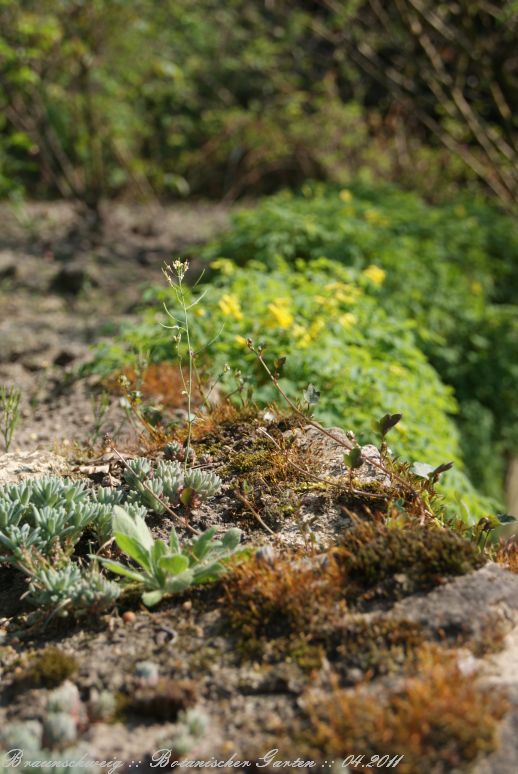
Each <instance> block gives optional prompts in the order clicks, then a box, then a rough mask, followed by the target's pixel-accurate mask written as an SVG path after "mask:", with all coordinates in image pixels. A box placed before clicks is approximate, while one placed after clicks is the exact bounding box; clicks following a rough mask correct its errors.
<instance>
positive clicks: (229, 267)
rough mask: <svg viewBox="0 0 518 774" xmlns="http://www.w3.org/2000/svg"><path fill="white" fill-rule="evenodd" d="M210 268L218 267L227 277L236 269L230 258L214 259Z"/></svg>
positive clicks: (217, 269)
mask: <svg viewBox="0 0 518 774" xmlns="http://www.w3.org/2000/svg"><path fill="white" fill-rule="evenodd" d="M210 268H211V269H216V271H220V272H221V273H222V274H224V275H225V276H226V277H228V276H229V275H230V274H233V273H234V271H235V269H236V267H235V266H234V264H233V263H232V261H230V260H229V259H228V258H218V259H217V260H215V261H212V262H211V264H210Z"/></svg>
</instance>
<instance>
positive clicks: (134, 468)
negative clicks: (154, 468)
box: [124, 457, 151, 491]
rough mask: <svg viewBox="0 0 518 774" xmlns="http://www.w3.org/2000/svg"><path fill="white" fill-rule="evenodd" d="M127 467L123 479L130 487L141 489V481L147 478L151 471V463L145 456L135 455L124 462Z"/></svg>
mask: <svg viewBox="0 0 518 774" xmlns="http://www.w3.org/2000/svg"><path fill="white" fill-rule="evenodd" d="M126 465H127V467H126V468H125V470H124V481H125V482H126V483H127V484H128V486H130V487H131V488H132V489H137V490H138V491H142V490H143V488H144V487H143V486H142V482H143V481H146V480H147V479H148V478H149V475H150V473H151V463H150V461H149V460H148V459H146V458H145V457H136V458H135V459H133V460H128V461H127V462H126Z"/></svg>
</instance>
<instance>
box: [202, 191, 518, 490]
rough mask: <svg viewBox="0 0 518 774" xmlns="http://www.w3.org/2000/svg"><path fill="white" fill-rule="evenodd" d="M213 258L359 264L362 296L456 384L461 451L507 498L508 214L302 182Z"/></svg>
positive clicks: (232, 235) (512, 339) (515, 247)
mask: <svg viewBox="0 0 518 774" xmlns="http://www.w3.org/2000/svg"><path fill="white" fill-rule="evenodd" d="M205 256H206V257H207V258H208V259H209V260H212V259H215V258H216V259H217V258H219V257H220V256H224V257H225V258H229V259H232V260H233V261H235V262H237V263H239V264H246V263H247V262H248V261H250V260H251V259H254V260H260V261H262V262H264V263H265V264H266V265H267V266H268V267H270V268H274V267H275V266H276V265H277V261H278V258H279V256H280V257H282V258H283V259H285V260H286V261H288V262H289V263H291V264H293V265H294V266H302V265H303V263H307V262H308V261H311V260H315V259H319V258H321V257H322V256H325V257H326V258H327V259H330V260H332V261H336V262H339V263H341V264H346V265H348V266H351V267H354V268H355V269H357V270H361V271H362V272H363V274H362V276H363V281H364V283H365V285H366V287H365V292H367V293H368V294H369V295H370V296H373V297H375V298H376V299H377V303H379V304H380V305H381V306H382V308H383V309H384V310H385V311H386V313H387V314H388V315H390V317H391V318H396V319H401V320H405V321H407V324H409V325H410V326H411V327H412V328H413V332H414V335H415V339H416V343H417V344H418V346H419V348H420V349H421V350H422V351H423V352H424V353H425V354H426V356H427V357H428V359H429V360H430V362H431V363H432V365H433V366H434V367H435V368H436V369H437V371H438V372H439V375H440V376H441V378H442V380H443V382H445V383H446V384H449V385H451V386H452V387H453V388H454V390H455V395H456V397H457V399H458V401H459V403H460V414H459V426H460V427H461V429H462V448H463V453H464V457H465V459H466V461H467V463H468V465H469V468H470V471H471V472H472V475H473V478H474V480H475V481H476V482H477V484H478V485H480V486H481V487H482V488H483V489H485V491H487V492H488V493H489V494H491V495H497V496H500V493H501V491H502V453H504V452H506V451H510V450H513V449H516V448H518V408H517V404H516V400H515V399H514V396H515V385H516V383H517V380H518V365H517V361H516V356H515V353H516V351H518V309H517V307H516V306H514V305H513V304H514V303H515V299H516V294H517V292H518V272H517V271H516V267H517V266H518V229H517V228H516V224H515V223H514V221H513V220H512V219H511V218H509V217H507V216H504V215H502V214H501V213H499V212H498V211H497V210H496V209H495V207H494V206H492V205H489V204H484V203H483V202H482V201H479V200H473V199H471V200H469V201H468V200H465V201H462V200H458V201H457V202H456V203H455V204H454V205H448V204H444V205H441V206H430V205H426V204H425V203H424V202H423V201H422V200H421V199H419V197H417V196H416V195H414V194H409V193H403V192H402V191H401V190H398V189H396V188H393V187H388V186H376V187H373V186H367V185H365V184H360V183H358V184H356V185H353V186H351V188H350V189H344V190H341V191H340V190H338V189H333V188H324V187H321V186H313V187H312V186H306V187H305V188H304V191H303V193H302V195H298V196H294V195H291V194H289V193H282V194H279V195H277V196H275V197H272V198H270V199H266V200H264V202H263V203H262V204H260V205H259V207H257V208H256V209H254V210H249V211H243V212H241V213H239V214H238V215H237V216H236V217H235V219H234V225H233V228H232V229H231V230H230V231H229V232H228V233H227V234H226V235H224V236H223V237H222V238H221V239H219V240H218V241H217V242H215V243H214V244H212V245H209V246H208V248H207V249H206V251H205ZM222 266H224V264H222ZM330 274H332V272H330ZM328 292H329V291H328ZM330 301H332V299H330ZM394 362H397V359H396V358H395V359H394ZM387 408H390V406H387ZM394 408H398V407H397V406H394ZM405 421H408V414H407V415H406V416H405ZM489 449H491V453H490V454H488V453H487V451H486V450H489ZM423 459H425V457H423Z"/></svg>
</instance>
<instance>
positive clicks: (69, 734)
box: [43, 712, 77, 750]
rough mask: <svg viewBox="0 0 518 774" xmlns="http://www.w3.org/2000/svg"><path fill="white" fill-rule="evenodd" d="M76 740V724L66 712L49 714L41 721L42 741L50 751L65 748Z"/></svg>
mask: <svg viewBox="0 0 518 774" xmlns="http://www.w3.org/2000/svg"><path fill="white" fill-rule="evenodd" d="M76 739H77V723H76V721H75V719H74V718H73V717H72V715H69V714H68V713H67V712H49V713H48V714H47V716H46V717H45V720H44V721H43V740H44V743H45V745H46V746H47V747H49V748H50V749H51V750H52V749H54V748H58V749H59V748H61V747H67V746H69V745H71V744H73V743H74V742H75V741H76Z"/></svg>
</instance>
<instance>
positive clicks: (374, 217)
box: [363, 210, 390, 226]
mask: <svg viewBox="0 0 518 774" xmlns="http://www.w3.org/2000/svg"><path fill="white" fill-rule="evenodd" d="M363 217H364V219H365V220H366V221H367V223H370V224H371V226H388V224H389V223H390V221H389V220H388V218H386V217H385V216H384V215H382V214H381V213H380V212H378V211H377V210H365V212H364V213H363Z"/></svg>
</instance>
